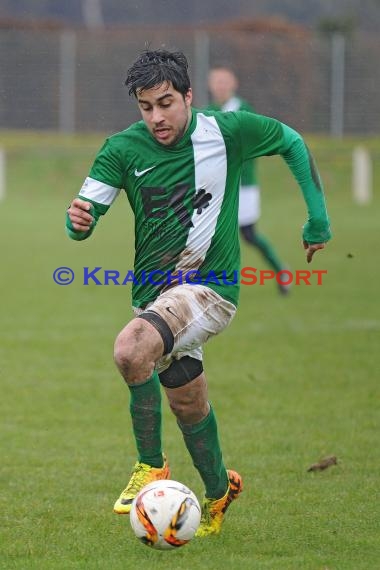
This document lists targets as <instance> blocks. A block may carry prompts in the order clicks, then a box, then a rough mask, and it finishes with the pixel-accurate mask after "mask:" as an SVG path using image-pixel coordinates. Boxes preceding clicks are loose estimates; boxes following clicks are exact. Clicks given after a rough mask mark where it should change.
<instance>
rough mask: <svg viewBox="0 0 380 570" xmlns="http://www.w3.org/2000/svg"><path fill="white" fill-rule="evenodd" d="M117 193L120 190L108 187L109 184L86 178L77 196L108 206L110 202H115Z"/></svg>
mask: <svg viewBox="0 0 380 570" xmlns="http://www.w3.org/2000/svg"><path fill="white" fill-rule="evenodd" d="M119 192H120V188H114V187H113V186H109V184H105V183H104V182H99V180H95V179H94V178H90V177H89V176H87V178H86V180H85V181H84V183H83V186H82V188H81V190H80V192H79V196H83V198H88V199H89V200H93V201H94V202H98V204H104V205H105V206H110V205H111V204H112V202H114V200H116V198H117V196H118V195H119Z"/></svg>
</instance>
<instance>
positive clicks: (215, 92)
mask: <svg viewBox="0 0 380 570" xmlns="http://www.w3.org/2000/svg"><path fill="white" fill-rule="evenodd" d="M208 88H209V91H210V93H211V97H212V99H213V101H215V103H218V104H219V105H224V103H226V102H227V101H228V100H229V99H231V97H233V95H234V94H235V92H236V89H237V80H236V77H235V76H234V74H233V73H232V72H231V71H229V70H228V69H213V70H212V71H210V75H209V78H208Z"/></svg>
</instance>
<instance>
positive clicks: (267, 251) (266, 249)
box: [256, 233, 284, 273]
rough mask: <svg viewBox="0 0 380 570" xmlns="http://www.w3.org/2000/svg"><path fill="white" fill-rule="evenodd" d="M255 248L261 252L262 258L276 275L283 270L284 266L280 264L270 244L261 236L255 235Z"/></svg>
mask: <svg viewBox="0 0 380 570" xmlns="http://www.w3.org/2000/svg"><path fill="white" fill-rule="evenodd" d="M256 247H257V248H258V249H259V250H260V251H261V253H262V255H263V256H264V258H265V259H266V260H267V261H268V263H269V265H270V266H271V267H272V268H273V269H274V270H275V271H276V273H278V272H279V271H281V269H284V264H283V263H281V260H280V258H279V257H278V256H277V254H276V252H275V250H274V248H273V247H272V245H271V243H270V242H269V241H268V240H267V239H266V238H265V237H264V236H263V235H262V234H258V233H256Z"/></svg>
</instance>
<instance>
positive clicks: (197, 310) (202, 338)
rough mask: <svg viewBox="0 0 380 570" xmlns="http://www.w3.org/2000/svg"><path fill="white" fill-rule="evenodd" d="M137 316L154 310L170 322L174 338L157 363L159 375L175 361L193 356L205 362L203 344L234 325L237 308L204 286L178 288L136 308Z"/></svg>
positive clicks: (169, 290)
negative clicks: (231, 323)
mask: <svg viewBox="0 0 380 570" xmlns="http://www.w3.org/2000/svg"><path fill="white" fill-rule="evenodd" d="M133 310H134V313H135V315H136V316H139V315H141V314H142V313H143V312H144V310H147V311H154V312H155V313H157V314H158V315H160V317H161V318H162V319H163V320H164V321H165V322H166V323H167V325H168V326H169V328H170V330H171V332H172V333H173V337H174V344H173V348H172V350H171V352H170V353H169V354H166V355H164V356H163V357H162V358H161V359H160V360H159V361H158V362H157V364H156V368H157V370H158V372H159V373H160V372H163V371H164V370H166V369H167V368H168V367H169V366H170V364H171V363H172V361H173V360H179V359H180V358H183V357H184V356H190V357H191V358H195V359H197V360H202V345H203V344H204V343H205V342H207V341H208V339H209V338H211V337H213V336H215V335H217V334H219V333H220V332H221V331H222V330H224V329H225V328H226V327H227V326H228V325H229V324H230V322H231V320H232V319H233V317H234V316H235V313H236V307H235V305H233V304H232V303H230V302H229V301H226V300H225V299H223V297H221V296H220V295H218V293H215V291H213V290H212V289H210V288H209V287H205V286H204V285H188V284H185V285H177V286H176V287H172V288H171V289H168V290H167V291H164V292H163V293H161V295H159V297H157V299H156V300H155V301H154V302H153V303H151V304H149V305H148V306H147V307H145V309H144V310H143V309H139V308H134V309H133Z"/></svg>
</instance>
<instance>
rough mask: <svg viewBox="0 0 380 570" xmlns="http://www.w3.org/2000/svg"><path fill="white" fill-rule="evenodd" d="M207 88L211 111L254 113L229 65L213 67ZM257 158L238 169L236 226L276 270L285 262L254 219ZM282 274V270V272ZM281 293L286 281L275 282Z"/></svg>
mask: <svg viewBox="0 0 380 570" xmlns="http://www.w3.org/2000/svg"><path fill="white" fill-rule="evenodd" d="M208 88H209V92H210V95H211V98H212V101H211V103H210V104H209V106H208V107H207V108H208V109H210V110H213V111H249V112H251V113H254V112H255V111H254V109H253V108H252V107H251V105H250V104H249V103H248V102H247V101H245V100H244V99H242V98H241V97H240V96H238V95H237V90H238V79H237V77H236V75H235V73H234V72H233V71H232V70H231V69H230V68H228V67H214V68H213V69H211V70H210V73H209V76H208ZM256 170H257V169H256V161H255V160H248V161H247V162H245V163H244V165H243V168H242V173H241V182H240V193H239V194H240V196H239V214H238V216H239V218H238V219H239V229H240V235H241V236H242V238H243V239H244V240H245V241H246V242H247V243H248V244H250V245H252V246H253V247H255V248H257V249H258V250H259V251H260V253H261V254H262V256H263V257H264V259H265V260H266V261H267V262H268V264H269V265H270V266H271V267H272V269H274V271H275V272H276V273H278V272H279V271H281V270H282V269H286V266H285V264H284V263H282V261H281V260H280V258H279V257H278V254H277V253H276V251H275V249H274V247H273V246H272V245H271V243H270V242H269V240H268V239H267V238H266V237H264V236H263V234H261V233H259V232H258V230H257V222H258V220H259V218H260V215H261V208H260V187H259V185H258V182H257V172H256ZM284 275H285V274H284ZM278 290H279V292H280V293H283V294H286V293H288V292H289V285H285V284H284V283H281V282H280V283H278Z"/></svg>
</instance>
